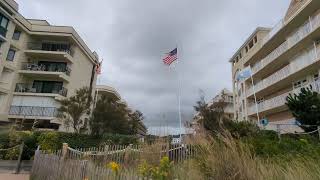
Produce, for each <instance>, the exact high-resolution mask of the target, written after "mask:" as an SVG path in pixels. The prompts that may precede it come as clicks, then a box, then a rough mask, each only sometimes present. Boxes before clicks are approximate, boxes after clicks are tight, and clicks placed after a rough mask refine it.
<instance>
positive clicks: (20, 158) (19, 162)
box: [15, 141, 24, 174]
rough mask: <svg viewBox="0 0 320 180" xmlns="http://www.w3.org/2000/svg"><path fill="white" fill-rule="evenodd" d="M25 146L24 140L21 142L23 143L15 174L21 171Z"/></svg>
mask: <svg viewBox="0 0 320 180" xmlns="http://www.w3.org/2000/svg"><path fill="white" fill-rule="evenodd" d="M23 147H24V141H22V143H21V145H20V152H19V158H18V162H17V166H16V172H15V174H19V173H20V167H21V161H22V153H23Z"/></svg>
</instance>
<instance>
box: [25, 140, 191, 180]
mask: <svg viewBox="0 0 320 180" xmlns="http://www.w3.org/2000/svg"><path fill="white" fill-rule="evenodd" d="M195 153H196V146H194V145H156V146H153V145H148V146H139V145H129V146H123V145H112V146H103V147H94V148H83V149H73V148H71V147H68V145H67V144H64V145H63V149H62V150H59V151H54V152H48V151H41V150H40V149H38V150H37V151H36V153H35V158H34V163H33V167H32V171H31V177H30V179H35V180H38V179H39V180H56V179H59V180H60V179H61V180H86V179H90V180H100V179H103V180H104V179H129V180H130V179H133V180H135V179H137V180H138V179H139V176H138V174H137V167H138V166H139V164H140V163H141V162H142V161H143V160H147V161H148V162H150V163H152V161H154V162H155V163H157V162H159V160H160V159H161V158H162V157H164V156H168V157H169V159H170V160H171V161H174V162H175V163H180V162H183V161H184V160H187V159H190V158H192V157H194V156H195ZM110 162H116V163H118V164H119V165H120V166H121V171H119V173H114V172H112V170H111V169H109V168H107V167H106V166H107V165H108V164H109V163H110ZM140 179H141V178H140Z"/></svg>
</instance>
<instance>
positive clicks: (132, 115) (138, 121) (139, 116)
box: [129, 110, 146, 135]
mask: <svg viewBox="0 0 320 180" xmlns="http://www.w3.org/2000/svg"><path fill="white" fill-rule="evenodd" d="M129 119H130V120H129V126H130V134H132V135H135V134H137V133H138V130H139V128H144V129H146V127H145V125H144V124H143V120H144V116H143V113H142V112H141V111H139V110H137V111H134V112H129Z"/></svg>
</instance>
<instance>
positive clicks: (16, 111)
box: [9, 106, 58, 117]
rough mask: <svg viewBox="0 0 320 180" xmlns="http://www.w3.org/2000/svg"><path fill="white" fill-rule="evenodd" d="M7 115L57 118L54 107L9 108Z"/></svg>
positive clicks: (56, 110) (56, 111)
mask: <svg viewBox="0 0 320 180" xmlns="http://www.w3.org/2000/svg"><path fill="white" fill-rule="evenodd" d="M9 115H14V116H38V117H57V115H58V109H57V108H55V107H37V106H11V107H10V111H9Z"/></svg>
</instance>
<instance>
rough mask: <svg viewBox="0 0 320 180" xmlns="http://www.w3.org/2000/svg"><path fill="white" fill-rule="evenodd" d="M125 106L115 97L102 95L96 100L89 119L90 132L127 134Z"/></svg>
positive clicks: (95, 133)
mask: <svg viewBox="0 0 320 180" xmlns="http://www.w3.org/2000/svg"><path fill="white" fill-rule="evenodd" d="M128 119H129V117H128V110H127V107H126V106H125V105H123V104H121V103H119V102H118V101H117V100H116V99H113V98H109V97H107V96H105V95H102V96H101V97H100V98H99V100H98V101H97V104H96V107H95V108H94V110H93V113H92V117H91V120H90V128H91V133H92V134H93V135H103V134H108V133H112V134H129V131H130V130H129V129H130V128H129V123H128Z"/></svg>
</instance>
